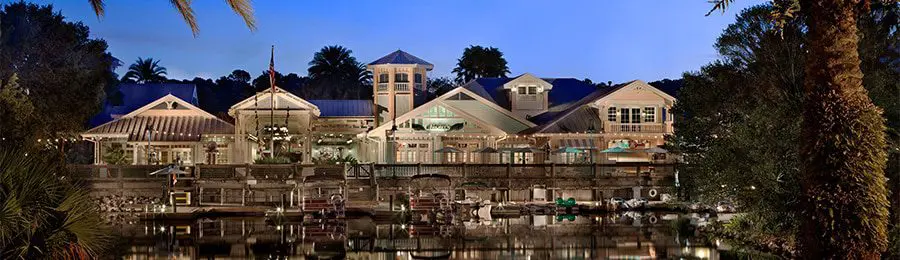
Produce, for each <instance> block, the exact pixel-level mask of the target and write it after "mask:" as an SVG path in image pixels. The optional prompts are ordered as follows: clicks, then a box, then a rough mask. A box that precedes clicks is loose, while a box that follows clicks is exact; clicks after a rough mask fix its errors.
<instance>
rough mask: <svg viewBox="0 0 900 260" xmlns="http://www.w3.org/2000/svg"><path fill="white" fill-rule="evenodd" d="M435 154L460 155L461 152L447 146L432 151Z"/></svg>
mask: <svg viewBox="0 0 900 260" xmlns="http://www.w3.org/2000/svg"><path fill="white" fill-rule="evenodd" d="M434 152H435V153H461V152H462V150H459V149H456V148H453V147H450V146H447V147H443V148H441V149H437V150H434Z"/></svg>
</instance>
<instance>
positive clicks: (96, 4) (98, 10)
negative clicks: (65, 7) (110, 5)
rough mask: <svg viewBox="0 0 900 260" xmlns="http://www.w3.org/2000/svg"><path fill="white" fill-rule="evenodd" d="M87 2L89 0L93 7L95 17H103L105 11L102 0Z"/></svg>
mask: <svg viewBox="0 0 900 260" xmlns="http://www.w3.org/2000/svg"><path fill="white" fill-rule="evenodd" d="M88 2H90V3H91V7H92V8H94V14H96V15H97V18H103V15H104V12H105V5H104V4H103V0H88Z"/></svg>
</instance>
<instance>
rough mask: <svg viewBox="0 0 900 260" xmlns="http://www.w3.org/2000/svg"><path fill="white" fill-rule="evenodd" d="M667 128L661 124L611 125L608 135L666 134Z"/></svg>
mask: <svg viewBox="0 0 900 260" xmlns="http://www.w3.org/2000/svg"><path fill="white" fill-rule="evenodd" d="M665 130H666V127H665V125H663V124H661V123H648V124H609V128H608V129H606V132H607V133H665Z"/></svg>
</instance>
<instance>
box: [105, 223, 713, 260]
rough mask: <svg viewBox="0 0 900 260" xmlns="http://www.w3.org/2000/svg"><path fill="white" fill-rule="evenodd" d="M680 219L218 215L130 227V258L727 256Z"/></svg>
mask: <svg viewBox="0 0 900 260" xmlns="http://www.w3.org/2000/svg"><path fill="white" fill-rule="evenodd" d="M675 222H680V221H678V220H676V216H675V215H667V216H663V215H652V216H651V215H644V216H640V215H638V214H628V215H606V216H590V217H588V216H578V217H574V218H571V219H570V218H569V217H556V216H523V217H519V218H507V219H494V220H488V221H477V220H470V221H465V222H460V223H455V224H452V225H441V224H427V223H411V224H410V223H406V224H398V223H393V222H391V221H380V220H373V219H371V218H359V219H348V220H319V221H315V220H314V221H310V220H307V221H306V222H303V223H300V222H295V223H290V222H287V223H281V224H280V225H276V224H273V223H272V222H270V221H266V219H264V218H217V219H201V220H193V221H181V222H177V221H167V222H141V223H134V224H127V225H122V226H121V227H120V229H119V230H120V235H121V236H122V237H123V238H122V240H121V241H122V243H123V245H122V247H121V252H122V256H123V257H124V258H125V259H207V258H208V259H212V258H215V259H246V258H252V259H344V258H346V259H657V258H658V259H672V258H676V259H677V258H682V257H684V258H690V259H696V258H700V259H719V253H718V251H716V249H715V247H716V246H715V245H713V244H715V243H709V242H706V241H701V240H700V239H698V238H695V237H694V236H693V235H694V234H692V233H693V231H692V230H691V229H690V228H689V227H688V228H685V227H684V226H683V225H682V226H681V227H680V228H679V227H678V226H679V225H677V224H675Z"/></svg>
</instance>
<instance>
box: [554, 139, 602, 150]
mask: <svg viewBox="0 0 900 260" xmlns="http://www.w3.org/2000/svg"><path fill="white" fill-rule="evenodd" d="M559 146H560V147H571V148H579V149H597V146H596V145H595V144H594V139H562V140H559Z"/></svg>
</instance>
